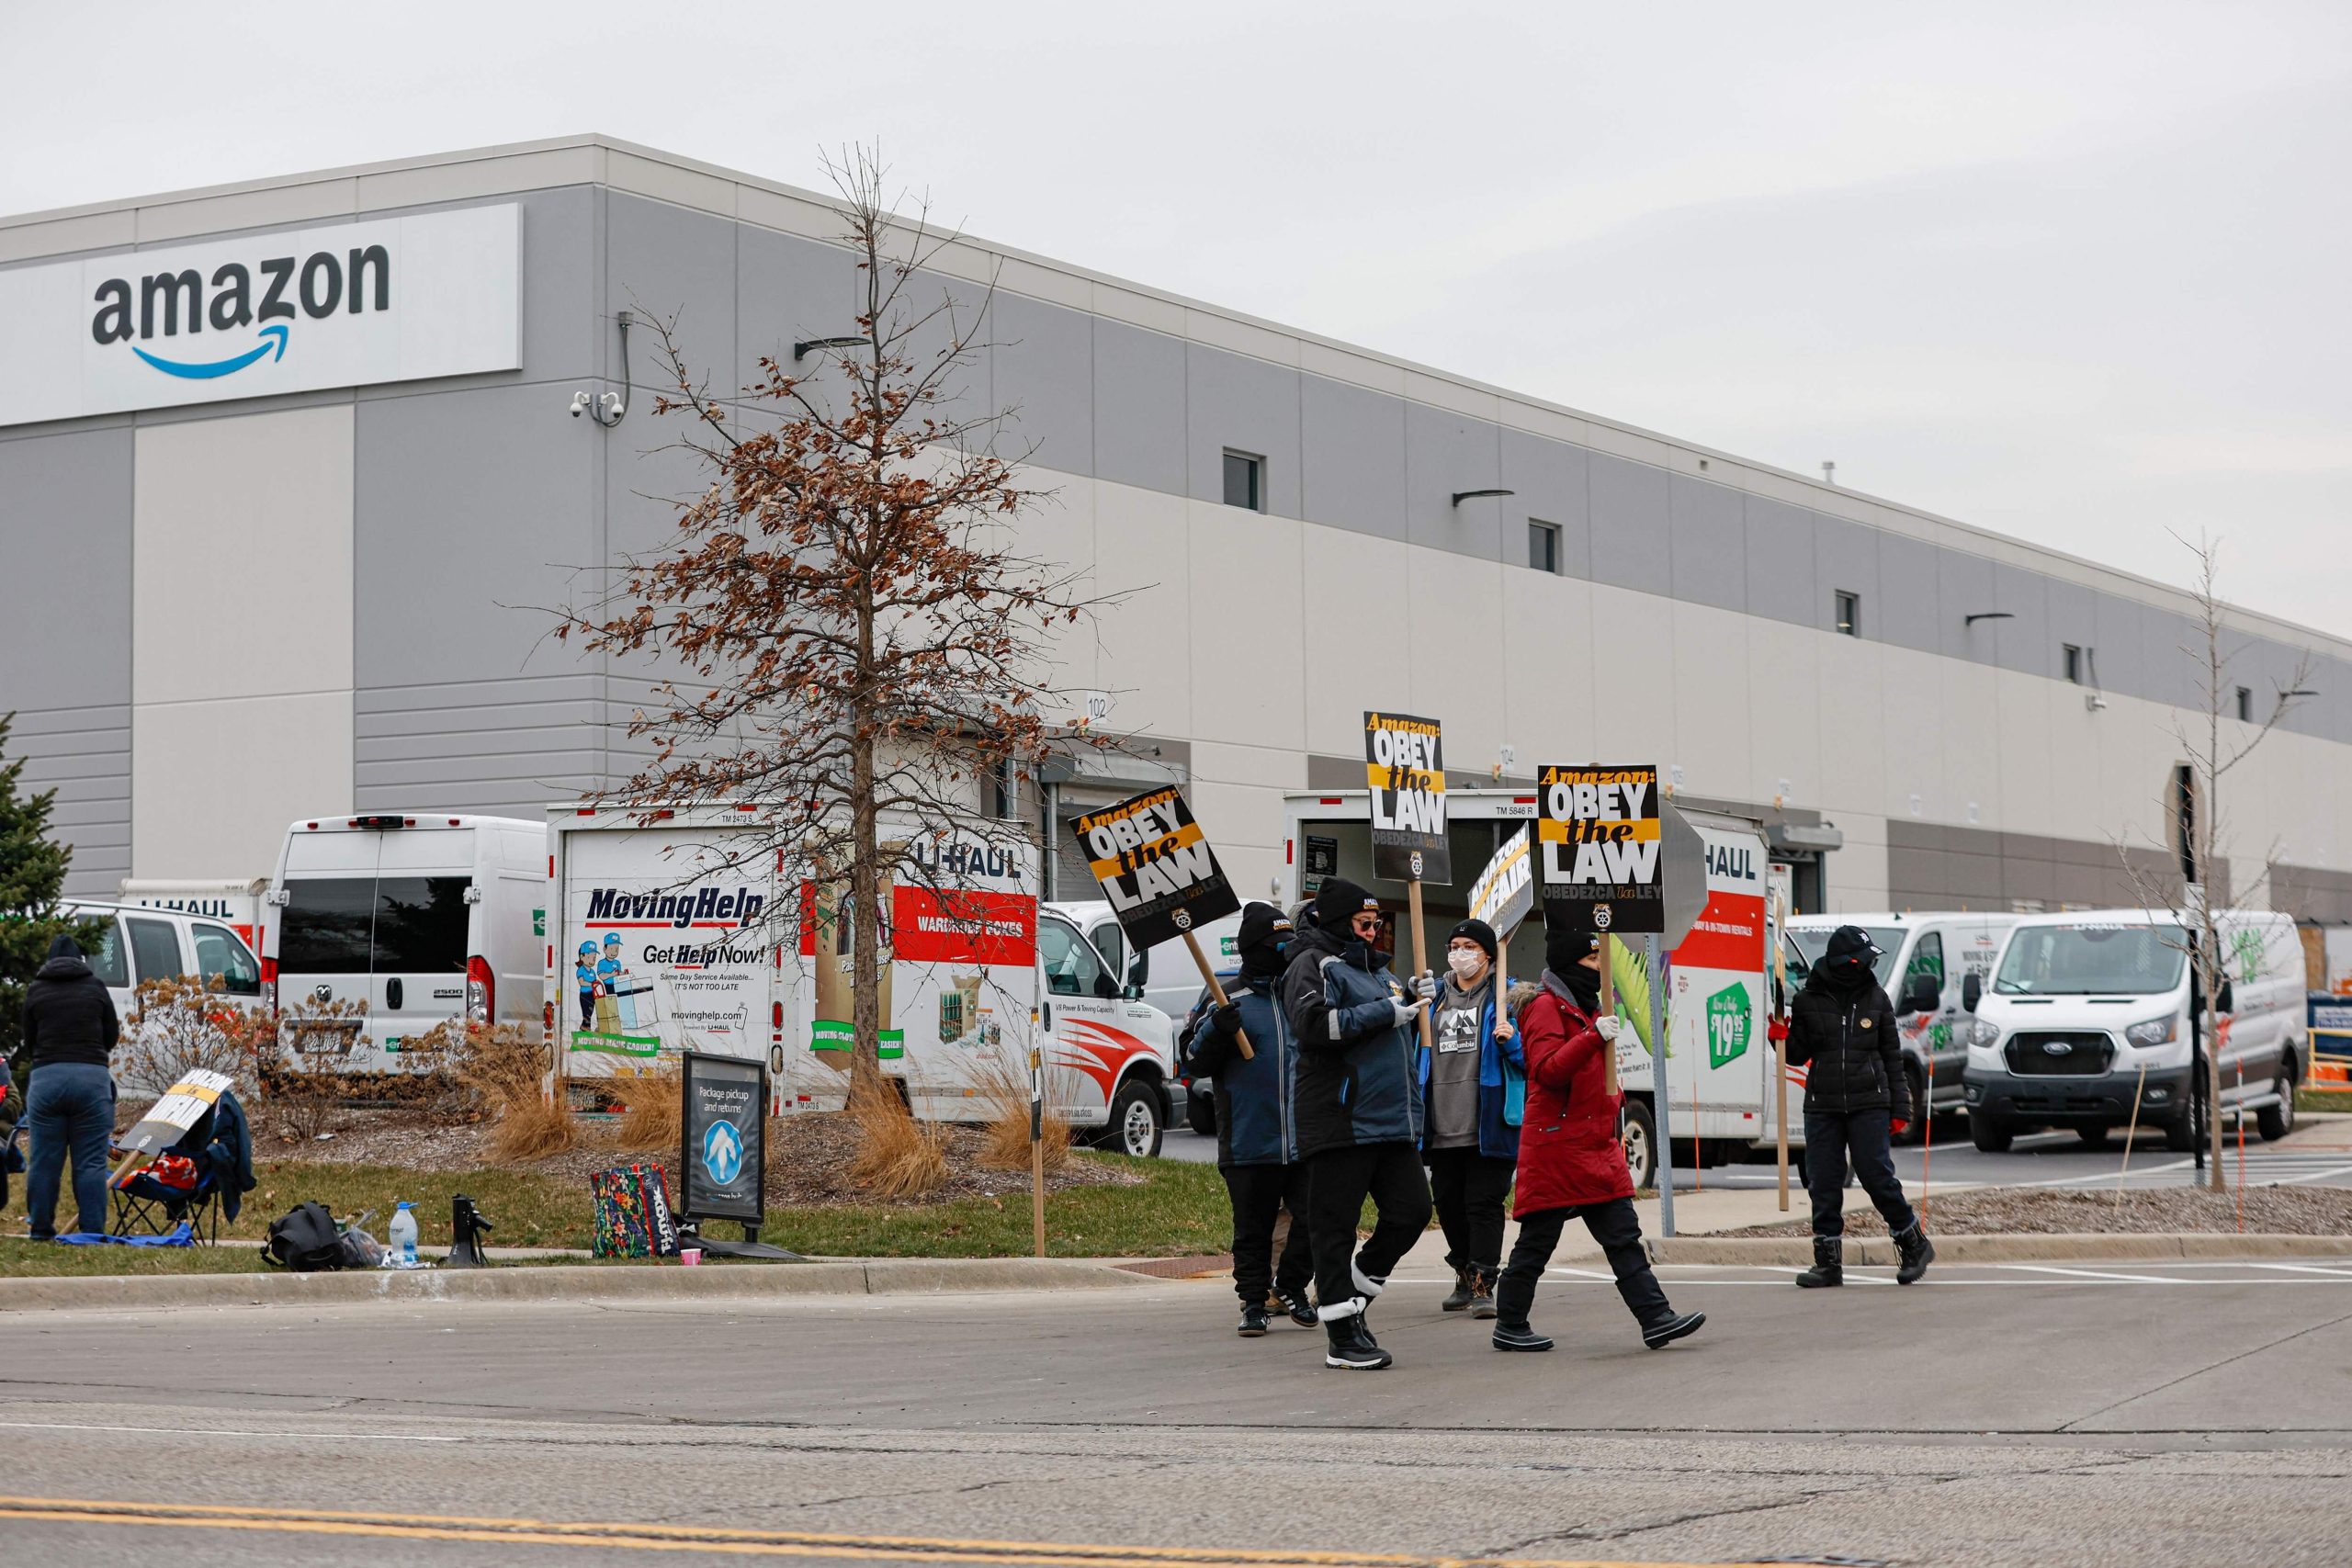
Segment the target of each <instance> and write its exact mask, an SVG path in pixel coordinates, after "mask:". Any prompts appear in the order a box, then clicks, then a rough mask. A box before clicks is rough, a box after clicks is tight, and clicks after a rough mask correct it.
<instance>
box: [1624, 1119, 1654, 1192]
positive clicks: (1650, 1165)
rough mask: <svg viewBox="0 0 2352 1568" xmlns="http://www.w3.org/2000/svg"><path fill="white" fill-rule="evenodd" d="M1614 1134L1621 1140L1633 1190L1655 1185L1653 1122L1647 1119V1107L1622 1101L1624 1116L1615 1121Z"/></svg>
mask: <svg viewBox="0 0 2352 1568" xmlns="http://www.w3.org/2000/svg"><path fill="white" fill-rule="evenodd" d="M1618 1135H1619V1137H1621V1138H1622V1139H1623V1140H1624V1145H1625V1168H1626V1170H1628V1171H1629V1172H1631V1173H1632V1175H1633V1178H1634V1187H1635V1188H1637V1189H1645V1188H1649V1187H1654V1186H1656V1185H1657V1122H1656V1121H1654V1120H1653V1119H1652V1118H1651V1116H1650V1108H1649V1107H1648V1106H1647V1105H1645V1104H1644V1103H1643V1102H1642V1101H1640V1100H1627V1101H1626V1102H1625V1113H1624V1115H1623V1117H1622V1118H1621V1119H1620V1120H1619V1122H1618Z"/></svg>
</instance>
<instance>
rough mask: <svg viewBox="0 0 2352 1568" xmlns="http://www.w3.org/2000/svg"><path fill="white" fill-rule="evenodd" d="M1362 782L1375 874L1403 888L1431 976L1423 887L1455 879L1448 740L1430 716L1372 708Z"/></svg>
mask: <svg viewBox="0 0 2352 1568" xmlns="http://www.w3.org/2000/svg"><path fill="white" fill-rule="evenodd" d="M1363 768H1364V782H1365V783H1366V784H1369V785H1370V786H1371V789H1372V874H1374V876H1377V877H1381V878H1384V879H1385V880H1387V881H1390V882H1402V883H1403V884H1404V885H1405V908H1406V912H1407V919H1408V920H1409V921H1410V923H1411V927H1412V932H1413V974H1414V976H1415V977H1416V978H1418V977H1419V976H1422V975H1425V974H1427V973H1429V967H1430V964H1429V942H1428V939H1427V937H1426V935H1425V934H1424V931H1423V929H1422V920H1421V884H1422V882H1423V881H1425V880H1426V881H1430V882H1434V883H1437V884H1439V885H1440V886H1450V885H1451V884H1452V883H1453V846H1452V844H1451V842H1450V841H1449V840H1448V839H1447V838H1446V831H1445V740H1444V735H1443V728H1442V726H1441V725H1440V724H1439V723H1438V721H1437V720H1435V719H1433V718H1416V717H1415V716H1412V715H1411V714H1403V713H1378V712H1367V713H1366V714H1365V715H1364V716H1363ZM1420 1024H1421V1049H1422V1051H1424V1052H1426V1053H1434V1052H1435V1051H1436V1049H1437V1043H1436V1040H1435V1037H1434V1036H1433V1035H1432V1033H1431V1032H1430V1010H1429V1009H1428V1008H1427V1007H1423V1008H1422V1009H1421V1012H1420Z"/></svg>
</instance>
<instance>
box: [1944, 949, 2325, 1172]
mask: <svg viewBox="0 0 2352 1568" xmlns="http://www.w3.org/2000/svg"><path fill="white" fill-rule="evenodd" d="M2215 924H2216V925H2217V927H2218V928H2219V932H2220V936H2221V941H2222V964H2223V969H2224V974H2225V978H2224V980H2223V983H2222V995H2221V997H2220V998H2219V1005H2218V1006H2217V1007H2213V1008H2208V1007H2207V1006H2206V1005H2205V999H2204V998H2203V997H2202V996H2201V995H2200V994H2199V987H2198V985H2197V980H2196V974H2195V966H2194V965H2192V964H2190V963H2189V961H2188V950H2189V946H2190V941H2191V939H2190V936H2189V935H2188V932H2187V931H2184V929H2183V927H2182V925H2181V920H2180V917H2179V916H2178V915H2177V914H2175V913H2173V912H2171V911H2168V910H2163V909H2105V910H2091V911H2075V912H2072V913H2067V914H2059V915H2029V916H2026V917H2024V918H2022V919H2019V920H2018V923H2017V925H2016V927H2015V928H2014V929H2013V930H2012V931H2010V932H2009V936H2008V941H2007V943H2006V944H2004V946H2003V947H2002V949H2001V954H2000V957H1999V959H1998V960H1997V961H1996V964H1995V965H1994V970H1993V977H1992V981H1991V983H1990V984H1989V985H1988V986H1986V987H1985V994H1984V997H1983V998H1982V999H1981V1000H1979V1001H1978V1003H1977V1006H1976V1021H1975V1022H1974V1024H1973V1025H1972V1026H1971V1028H1970V1031H1969V1034H1968V1066H1967V1070H1966V1073H1965V1076H1964V1079H1963V1081H1964V1085H1965V1092H1966V1096H1967V1101H1968V1122H1969V1130H1970V1132H1971V1134H1973V1136H1974V1138H1975V1140H1976V1146H1977V1147H1978V1148H1980V1149H1984V1150H1986V1151H1987V1152H1991V1153H1998V1152H1999V1151H2001V1150H2003V1149H2006V1148H2007V1147H2008V1146H2009V1144H2010V1142H2011V1140H2012V1139H2013V1138H2015V1136H2016V1135H2017V1134H2018V1132H2019V1131H2020V1130H2021V1129H2024V1128H2028V1127H2033V1126H2058V1127H2072V1128H2073V1129H2075V1132H2076V1134H2079V1135H2080V1136H2081V1137H2082V1139H2083V1141H2084V1142H2085V1143H2088V1144H2098V1143H2102V1142H2104V1141H2105V1140H2106V1138H2107V1136H2108V1134H2109V1133H2110V1132H2113V1131H2115V1130H2117V1129H2119V1128H2121V1127H2123V1126H2125V1125H2126V1124H2127V1122H2129V1121H2130V1119H2131V1108H2132V1103H2133V1098H2134V1096H2135V1095H2136V1096H2138V1100H2139V1106H2140V1112H2139V1115H2140V1122H2141V1123H2142V1125H2143V1126H2155V1127H2161V1128H2163V1129H2164V1133H2165V1142H2166V1144H2167V1145H2169V1146H2170V1147H2172V1148H2173V1149H2175V1150H2177V1151H2179V1152H2184V1153H2185V1152H2187V1151H2188V1150H2189V1149H2190V1148H2192V1147H2193V1146H2194V1141H2193V1139H2194V1135H2193V1133H2192V1131H2191V1127H2190V1122H2189V1106H2190V1098H2191V1096H2192V1095H2194V1094H2195V1093H2196V1092H2197V1084H2196V1081H2195V1074H2194V1062H2195V1055H2194V1043H2195V1041H2196V1039H2197V1030H2198V1028H2199V1026H2200V1024H2201V1025H2202V1027H2204V1028H2208V1029H2211V1028H2213V1027H2215V1025H2216V1021H2218V1025H2219V1028H2220V1031H2221V1036H2220V1049H2219V1051H2218V1060H2219V1077H2220V1080H2221V1099H2222V1114H2223V1115H2224V1116H2227V1115H2230V1114H2232V1113H2233V1112H2234V1113H2236V1114H2238V1115H2241V1116H2243V1115H2245V1114H2247V1113H2249V1112H2251V1113H2252V1114H2253V1115H2254V1116H2255V1117H2256V1121H2257V1122H2258V1123H2259V1124H2260V1127H2261V1130H2262V1135H2263V1136H2264V1137H2265V1138H2282V1137H2285V1136H2286V1135H2287V1134H2288V1133H2289V1132H2290V1130H2291V1129H2292V1128H2293V1126H2294V1122H2295V1085H2296V1084H2297V1082H2298V1081H2300V1079H2301V1076H2302V1073H2303V1069H2304V1066H2305V1065H2306V1064H2307V1063H2308V1062H2309V1061H2310V1046H2309V1024H2308V1022H2307V1021H2306V1019H2307V1015H2306V1011H2305V1008H2304V982H2303V950H2302V942H2301V938H2300V937H2299V936H2298V935H2297V934H2296V931H2295V926H2294V921H2293V920H2292V919H2291V918H2290V917H2289V916H2286V915H2281V914H2273V913H2271V912H2269V911H2267V910H2256V909H2222V910H2219V911H2217V912H2216V915H2215ZM2200 1014H2201V1015H2202V1017H2201V1018H2200V1016H2199V1015H2200Z"/></svg>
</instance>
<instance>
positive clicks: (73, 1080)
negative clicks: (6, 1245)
mask: <svg viewBox="0 0 2352 1568" xmlns="http://www.w3.org/2000/svg"><path fill="white" fill-rule="evenodd" d="M121 1032H122V1024H121V1021H120V1020H119V1019H117V1018H116V1017H115V1011H114V998H112V997H111V996H109V995H107V988H106V985H105V983H104V982H103V981H101V980H100V979H99V978H98V977H97V976H96V974H94V973H93V972H92V971H91V968H90V965H89V963H88V961H87V960H86V959H85V958H84V957H83V956H82V949H81V947H80V946H79V945H78V944H77V943H76V942H74V939H73V938H72V937H70V936H67V935H65V934H64V933H62V932H60V933H59V934H58V935H57V936H56V937H55V938H54V939H53V940H51V942H50V944H49V957H48V958H47V960H46V961H44V962H43V963H42V964H41V966H40V968H39V969H37V970H35V971H34V972H33V981H32V984H31V985H29V986H28V987H25V1011H24V1043H23V1044H22V1045H21V1046H19V1047H18V1052H19V1054H20V1055H21V1056H22V1058H23V1059H24V1061H26V1062H27V1063H28V1064H29V1066H30V1067H31V1069H32V1076H31V1077H30V1078H29V1079H28V1080H27V1082H26V1085H25V1120H26V1122H28V1125H29V1127H30V1129H31V1134H32V1151H31V1154H30V1156H28V1160H27V1164H26V1168H25V1218H26V1219H27V1220H28V1222H29V1228H30V1231H31V1235H32V1238H33V1239H34V1240H35V1241H53V1240H55V1239H56V1236H57V1200H58V1194H59V1190H60V1186H61V1178H62V1171H63V1168H64V1166H65V1165H66V1163H67V1162H68V1161H69V1160H71V1162H72V1164H73V1174H74V1202H75V1204H76V1205H77V1206H78V1208H79V1210H80V1214H79V1218H78V1222H77V1226H76V1228H77V1229H79V1230H81V1231H83V1232H85V1233H87V1234H91V1235H104V1234H105V1232H106V1228H107V1139H108V1138H109V1137H111V1136H112V1135H113V1133H114V1074H113V1073H112V1072H111V1071H109V1070H108V1067H107V1060H108V1058H109V1057H111V1056H112V1055H113V1054H114V1047H115V1042H116V1040H117V1039H119V1037H120V1035H121Z"/></svg>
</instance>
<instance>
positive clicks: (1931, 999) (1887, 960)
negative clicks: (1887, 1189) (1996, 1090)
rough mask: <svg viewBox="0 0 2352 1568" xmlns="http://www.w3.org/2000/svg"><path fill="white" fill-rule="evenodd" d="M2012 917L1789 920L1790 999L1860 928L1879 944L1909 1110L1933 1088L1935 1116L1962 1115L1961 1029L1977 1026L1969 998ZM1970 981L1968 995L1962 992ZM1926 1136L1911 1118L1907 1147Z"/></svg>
mask: <svg viewBox="0 0 2352 1568" xmlns="http://www.w3.org/2000/svg"><path fill="white" fill-rule="evenodd" d="M2018 919H2019V917H2018V916H2016V915H2006V914H1992V913H1985V914H1975V913H1968V912H1962V913H1958V914H1952V913H1942V912H1938V913H1928V914H1916V913H1908V912H1906V913H1904V914H1899V915H1898V914H1892V913H1885V914H1869V915H1794V916H1791V917H1790V919H1789V923H1788V925H1787V926H1786V927H1785V928H1784V929H1783V931H1782V941H1783V942H1784V944H1785V945H1784V948H1783V952H1784V953H1785V955H1786V959H1787V963H1788V971H1789V990H1790V992H1791V994H1792V995H1793V994H1794V993H1795V991H1796V990H1797V988H1798V987H1801V986H1803V985H1804V981H1805V976H1807V975H1809V974H1810V973H1812V970H1813V966H1814V965H1815V964H1817V963H1819V962H1820V960H1821V955H1822V953H1824V952H1826V950H1827V949H1828V946H1829V936H1830V933H1831V932H1832V931H1836V930H1837V929H1838V927H1839V926H1860V927H1861V928H1862V930H1864V931H1868V932H1869V933H1870V937H1871V941H1872V942H1876V943H1877V944H1878V947H1879V959H1878V963H1877V964H1875V965H1874V967H1875V968H1876V970H1877V973H1878V983H1879V984H1880V985H1881V986H1882V987H1885V990H1886V995H1887V999H1888V1000H1889V1001H1891V1002H1893V1003H1894V1027H1895V1031H1896V1032H1897V1033H1898V1034H1900V1035H1901V1036H1902V1039H1903V1056H1904V1060H1905V1064H1906V1066H1907V1068H1908V1070H1909V1072H1910V1075H1911V1103H1912V1104H1913V1105H1914V1106H1921V1105H1925V1104H1927V1103H1928V1097H1927V1095H1926V1093H1925V1092H1924V1091H1925V1089H1926V1087H1927V1085H1928V1082H1929V1081H1930V1077H1931V1075H1932V1081H1933V1083H1934V1085H1935V1091H1934V1105H1935V1110H1936V1113H1937V1114H1939V1115H1945V1114H1949V1113H1951V1112H1952V1111H1960V1110H1962V1109H1963V1108H1964V1105H1965V1101H1966V1094H1965V1091H1964V1089H1962V1084H1961V1076H1962V1073H1963V1072H1964V1071H1965V1069H1966V1068H1967V1066H1968V1028H1969V1025H1971V1024H1973V1023H1974V1022H1975V1021H1976V1009H1975V1007H1974V1005H1973V1000H1972V998H1973V997H1974V996H1975V995H1976V994H1977V991H1978V990H1980V989H1982V988H1983V987H1985V983H1986V982H1987V981H1988V980H1989V979H1990V978H1991V976H1992V973H1993V959H1994V955H1995V954H1996V953H1998V952H1999V951H2000V947H2001V942H2002V940H2003V939H2004V938H2006V937H2007V935H2008V934H2009V929H2010V928H2011V927H2013V926H2015V925H2016V924H2017V923H2018ZM1969 976H1975V979H1976V985H1975V987H1971V986H1970V985H1969V984H1968V979H1969ZM1927 1136H1928V1124H1927V1121H1926V1119H1925V1118H1924V1117H1915V1118H1913V1120H1912V1123H1911V1132H1910V1134H1909V1139H1910V1141H1911V1142H1913V1143H1918V1142H1920V1141H1922V1140H1923V1139H1925V1138H1926V1137H1927Z"/></svg>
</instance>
